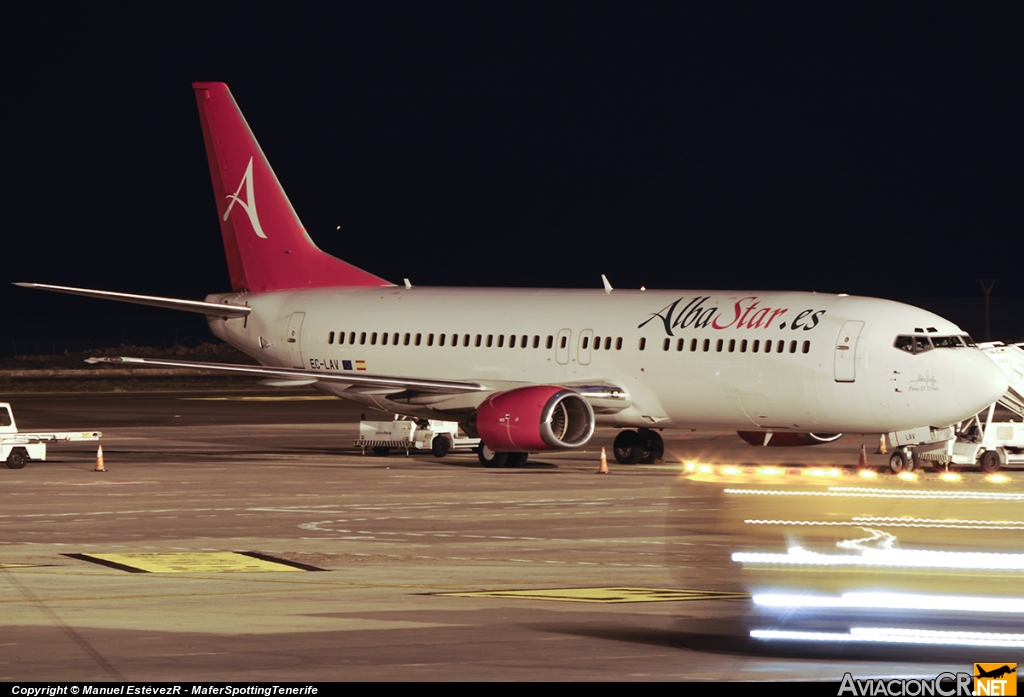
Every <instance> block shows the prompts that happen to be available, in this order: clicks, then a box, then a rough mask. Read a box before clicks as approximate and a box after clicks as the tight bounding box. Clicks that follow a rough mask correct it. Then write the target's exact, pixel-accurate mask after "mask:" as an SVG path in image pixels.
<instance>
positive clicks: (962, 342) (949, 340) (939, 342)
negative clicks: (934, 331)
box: [893, 334, 975, 354]
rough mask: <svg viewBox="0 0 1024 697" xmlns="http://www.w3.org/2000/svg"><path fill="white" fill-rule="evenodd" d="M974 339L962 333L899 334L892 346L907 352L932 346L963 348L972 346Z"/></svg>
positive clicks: (929, 348)
mask: <svg viewBox="0 0 1024 697" xmlns="http://www.w3.org/2000/svg"><path fill="white" fill-rule="evenodd" d="M974 345H975V343H974V341H972V340H971V337H969V336H967V335H966V334H963V335H961V336H932V337H927V336H910V335H907V334H901V335H900V336H897V337H896V341H895V343H893V346H895V347H896V348H898V349H900V350H901V351H906V352H907V353H914V354H918V353H924V352H925V351H931V350H932V349H933V348H937V349H946V348H963V347H964V346H974Z"/></svg>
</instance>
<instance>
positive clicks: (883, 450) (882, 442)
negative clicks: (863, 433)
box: [875, 433, 889, 455]
mask: <svg viewBox="0 0 1024 697" xmlns="http://www.w3.org/2000/svg"><path fill="white" fill-rule="evenodd" d="M888 452H889V451H888V450H887V449H886V447H885V434H884V433H880V434H879V435H878V450H876V451H875V455H885V454H886V453H888Z"/></svg>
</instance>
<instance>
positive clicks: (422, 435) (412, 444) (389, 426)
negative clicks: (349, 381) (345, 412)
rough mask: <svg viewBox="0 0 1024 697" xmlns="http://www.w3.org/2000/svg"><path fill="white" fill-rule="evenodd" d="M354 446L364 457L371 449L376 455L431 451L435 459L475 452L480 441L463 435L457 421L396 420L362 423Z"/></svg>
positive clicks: (397, 418)
mask: <svg viewBox="0 0 1024 697" xmlns="http://www.w3.org/2000/svg"><path fill="white" fill-rule="evenodd" d="M354 445H356V446H357V447H358V448H360V449H361V450H362V451H363V454H364V455H365V454H366V449H367V448H373V452H374V454H376V455H387V454H388V453H389V452H391V450H392V449H395V450H404V451H405V454H406V455H408V454H409V451H410V450H429V451H430V452H432V453H433V454H434V456H435V457H444V456H445V455H447V454H448V453H449V452H453V451H456V450H473V449H475V448H476V447H477V446H479V445H480V439H479V438H465V437H461V436H459V424H458V422H457V421H438V420H437V419H410V418H401V417H396V418H394V419H392V420H391V421H366V420H365V419H364V420H362V421H360V422H359V438H358V439H356V441H355V443H354Z"/></svg>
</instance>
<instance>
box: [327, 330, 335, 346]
mask: <svg viewBox="0 0 1024 697" xmlns="http://www.w3.org/2000/svg"><path fill="white" fill-rule="evenodd" d="M327 343H328V344H333V343H334V332H331V333H329V334H328V335H327Z"/></svg>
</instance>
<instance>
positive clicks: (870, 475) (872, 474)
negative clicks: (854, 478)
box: [857, 469, 878, 479]
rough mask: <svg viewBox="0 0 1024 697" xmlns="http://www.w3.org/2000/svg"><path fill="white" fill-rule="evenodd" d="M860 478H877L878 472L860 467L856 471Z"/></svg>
mask: <svg viewBox="0 0 1024 697" xmlns="http://www.w3.org/2000/svg"><path fill="white" fill-rule="evenodd" d="M857 474H858V475H860V477H861V478H862V479H878V472H876V471H874V470H866V469H862V470H861V471H860V472H858V473H857Z"/></svg>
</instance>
